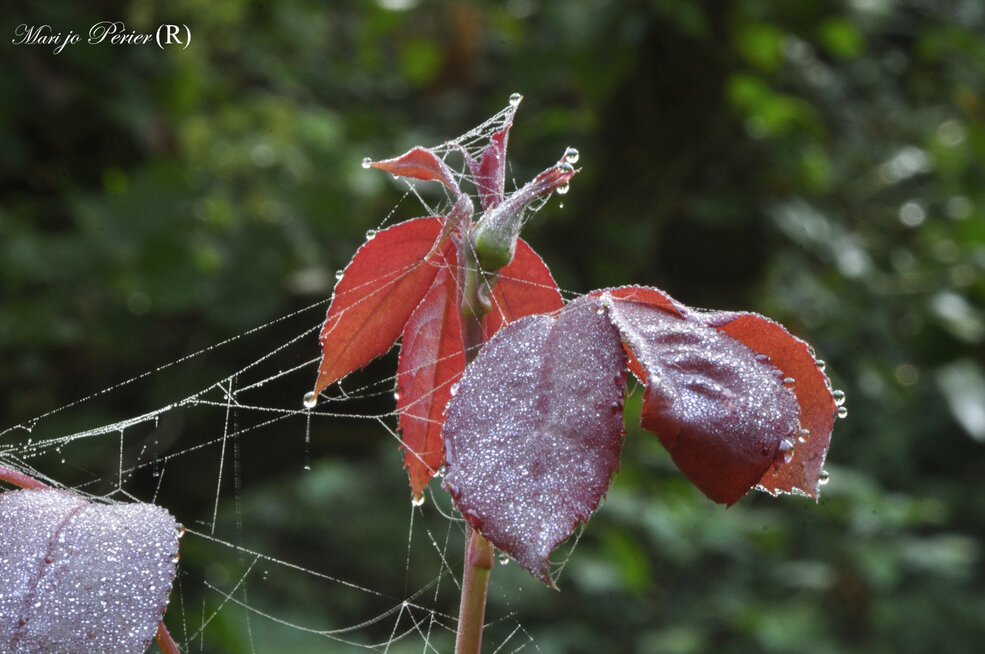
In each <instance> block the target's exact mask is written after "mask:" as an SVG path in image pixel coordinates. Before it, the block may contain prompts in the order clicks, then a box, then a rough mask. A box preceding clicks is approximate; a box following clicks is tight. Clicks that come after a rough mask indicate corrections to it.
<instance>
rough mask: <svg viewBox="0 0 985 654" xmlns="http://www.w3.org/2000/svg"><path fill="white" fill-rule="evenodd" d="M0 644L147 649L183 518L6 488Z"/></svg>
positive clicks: (21, 648) (0, 510) (26, 648)
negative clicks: (11, 490) (179, 525)
mask: <svg viewBox="0 0 985 654" xmlns="http://www.w3.org/2000/svg"><path fill="white" fill-rule="evenodd" d="M0 524H2V525H3V530H2V532H0V571H2V574H0V650H2V651H4V652H118V653H124V652H133V653H135V654H136V653H137V652H142V651H144V650H145V649H146V648H147V646H148V645H149V644H150V641H151V640H152V639H153V638H154V634H155V632H156V631H157V629H158V622H159V621H160V620H161V616H163V615H164V610H165V608H166V606H167V601H168V595H169V593H170V591H171V583H172V582H173V580H174V576H175V563H176V561H177V553H178V525H177V523H175V521H174V518H172V517H171V515H170V514H168V512H167V511H165V510H164V509H162V508H160V507H157V506H154V505H152V504H113V505H105V504H95V503H90V502H87V501H85V500H83V499H82V498H81V497H79V496H77V495H74V494H72V493H68V492H65V491H57V490H23V491H13V492H8V493H3V494H2V495H0Z"/></svg>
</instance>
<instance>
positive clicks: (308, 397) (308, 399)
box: [301, 391, 318, 409]
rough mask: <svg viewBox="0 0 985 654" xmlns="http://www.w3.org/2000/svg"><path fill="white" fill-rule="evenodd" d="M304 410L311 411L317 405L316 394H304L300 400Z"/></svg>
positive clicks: (312, 392) (310, 392)
mask: <svg viewBox="0 0 985 654" xmlns="http://www.w3.org/2000/svg"><path fill="white" fill-rule="evenodd" d="M301 403H302V404H303V405H304V408H305V409H313V408H315V405H316V404H318V394H317V393H315V392H314V391H308V392H307V393H305V394H304V399H303V400H301Z"/></svg>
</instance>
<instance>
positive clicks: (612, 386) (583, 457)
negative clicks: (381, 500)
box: [444, 298, 626, 585]
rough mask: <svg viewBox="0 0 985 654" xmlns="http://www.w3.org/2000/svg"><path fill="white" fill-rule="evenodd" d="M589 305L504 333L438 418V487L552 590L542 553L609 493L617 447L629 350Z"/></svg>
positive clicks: (486, 348)
mask: <svg viewBox="0 0 985 654" xmlns="http://www.w3.org/2000/svg"><path fill="white" fill-rule="evenodd" d="M603 314H604V312H602V310H601V305H600V303H599V302H598V300H596V299H594V298H586V299H583V300H579V301H576V302H573V303H572V304H570V305H569V306H567V307H566V308H565V309H564V310H563V311H561V312H560V314H559V315H558V316H557V318H554V317H550V316H545V315H537V316H530V317H527V318H522V319H520V320H518V321H516V322H515V323H512V324H511V325H508V326H506V327H504V328H503V329H502V330H500V332H499V333H498V334H497V335H496V336H495V337H494V338H493V339H492V340H491V341H489V342H488V343H487V344H486V345H485V346H484V347H483V350H482V352H481V353H480V354H479V356H478V357H477V358H476V360H475V361H474V362H473V363H472V364H471V365H470V366H469V368H468V370H467V372H466V374H465V375H464V376H463V378H462V381H461V383H460V385H459V389H458V392H457V394H456V395H455V397H454V398H453V399H452V401H451V402H450V403H449V405H448V411H447V416H446V419H445V429H444V438H445V451H446V462H447V466H448V469H447V475H446V477H445V487H446V488H447V489H448V490H449V492H450V493H451V494H452V497H453V498H454V500H455V502H456V505H457V506H458V508H459V510H460V511H461V512H462V514H463V515H464V516H465V518H466V520H468V521H469V522H470V524H472V526H473V527H475V528H476V529H478V530H479V531H480V532H481V533H482V534H483V535H484V536H485V537H486V538H487V539H489V540H490V541H491V542H492V543H493V545H495V546H496V547H497V548H499V549H500V550H502V551H504V552H506V553H507V554H509V555H510V556H511V557H512V558H514V559H515V560H516V561H517V562H518V563H519V564H520V565H521V566H523V567H524V568H525V569H527V570H528V571H530V572H531V574H533V575H534V576H536V577H537V578H539V579H541V580H542V581H544V582H545V583H547V584H551V585H553V582H552V581H551V578H550V574H549V560H548V557H549V555H550V553H551V551H552V550H553V549H554V548H555V547H556V546H557V545H558V544H559V543H561V542H562V541H564V540H565V539H566V538H568V537H569V536H570V535H571V534H572V532H573V531H574V529H575V527H576V526H577V525H578V523H580V522H583V521H585V520H587V519H588V518H589V516H590V515H591V513H592V512H593V511H594V510H595V508H596V506H597V505H598V503H599V500H600V499H601V498H602V496H603V495H604V494H605V492H606V490H607V489H608V487H609V483H610V481H611V479H612V475H613V473H614V472H615V470H616V468H617V466H618V463H619V455H620V452H621V450H622V437H623V422H622V401H623V393H624V385H625V365H626V359H625V354H624V352H623V350H622V347H621V345H620V342H619V335H618V333H617V332H616V330H615V329H614V328H613V327H612V325H611V324H609V322H608V320H607V319H606V317H605V316H604V315H603Z"/></svg>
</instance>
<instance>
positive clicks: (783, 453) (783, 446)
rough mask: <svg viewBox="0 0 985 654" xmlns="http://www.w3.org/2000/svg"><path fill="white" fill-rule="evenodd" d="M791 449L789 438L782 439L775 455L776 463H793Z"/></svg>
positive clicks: (791, 442)
mask: <svg viewBox="0 0 985 654" xmlns="http://www.w3.org/2000/svg"><path fill="white" fill-rule="evenodd" d="M793 448H794V442H793V441H792V440H790V439H789V438H784V439H783V440H782V441H780V447H779V449H778V450H777V453H776V463H777V464H780V463H781V462H782V463H790V462H791V461H793Z"/></svg>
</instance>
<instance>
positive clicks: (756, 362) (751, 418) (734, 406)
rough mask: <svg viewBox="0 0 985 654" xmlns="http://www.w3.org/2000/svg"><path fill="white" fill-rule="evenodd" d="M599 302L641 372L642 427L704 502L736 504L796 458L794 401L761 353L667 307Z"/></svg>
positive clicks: (610, 297)
mask: <svg viewBox="0 0 985 654" xmlns="http://www.w3.org/2000/svg"><path fill="white" fill-rule="evenodd" d="M601 299H602V301H603V302H604V303H606V304H607V306H608V307H609V315H610V316H611V318H612V321H613V324H614V325H615V326H616V327H617V328H618V329H619V332H620V333H621V334H622V338H623V340H624V341H625V343H626V346H627V348H628V349H629V350H630V351H631V352H632V354H633V357H634V359H635V361H636V362H638V364H636V365H638V366H639V367H640V368H641V369H642V371H643V372H644V373H645V375H643V380H644V381H645V383H646V391H645V394H644V398H643V415H642V424H643V427H644V428H645V429H647V430H649V431H651V432H653V433H655V434H656V435H657V436H658V437H659V438H660V442H661V443H663V445H664V446H665V447H666V448H667V450H668V451H669V452H670V454H671V456H672V457H673V459H674V463H676V464H677V467H678V468H679V469H680V470H681V472H683V473H684V475H685V476H687V478H688V479H690V480H691V481H692V482H693V483H694V485H695V486H697V487H698V488H699V489H700V490H701V491H702V492H703V493H704V494H705V495H707V496H708V497H710V498H711V499H712V500H714V501H716V502H723V503H725V504H733V503H734V502H736V501H737V500H738V499H739V498H740V497H742V496H743V495H744V494H745V493H746V491H748V490H749V489H750V488H751V487H752V486H754V485H755V484H757V483H759V481H760V479H762V478H763V475H764V474H765V473H766V472H767V471H768V470H769V469H770V468H771V467H773V466H780V465H782V464H783V463H784V462H785V459H786V458H787V456H788V455H792V454H793V452H792V451H791V450H792V448H793V447H794V443H795V439H796V436H797V433H798V432H799V430H800V425H799V422H798V413H799V406H798V403H797V398H796V396H795V395H794V393H793V392H792V391H791V390H790V389H789V388H787V387H786V386H785V384H784V373H783V372H781V371H780V370H779V369H777V368H775V367H774V366H772V365H771V364H770V363H769V361H768V357H767V356H766V355H763V354H757V353H756V352H755V351H753V350H751V349H750V348H749V347H747V346H746V345H744V344H742V343H741V342H739V341H737V340H735V339H733V338H732V337H730V336H729V335H728V334H726V333H724V332H721V331H719V330H717V329H715V328H714V327H710V326H708V325H706V324H702V323H701V322H699V321H698V320H697V319H688V316H689V314H688V315H685V314H682V313H681V312H680V309H679V308H677V307H675V306H673V305H671V304H670V303H668V304H667V306H654V305H653V304H652V303H650V302H637V301H633V300H630V299H626V298H619V297H615V296H613V295H610V294H609V293H603V294H602V295H601ZM697 315H698V316H700V314H697ZM636 365H634V370H635V369H636Z"/></svg>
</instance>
